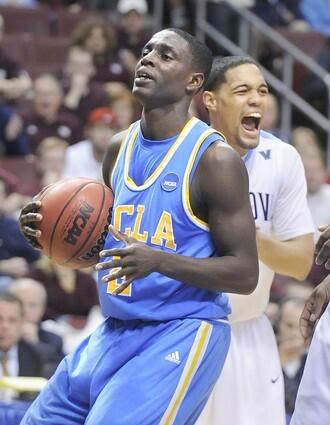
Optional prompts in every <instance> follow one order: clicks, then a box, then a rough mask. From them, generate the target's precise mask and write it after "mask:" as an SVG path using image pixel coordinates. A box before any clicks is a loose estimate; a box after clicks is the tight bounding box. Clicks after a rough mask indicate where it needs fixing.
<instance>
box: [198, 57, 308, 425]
mask: <svg viewBox="0 0 330 425" xmlns="http://www.w3.org/2000/svg"><path fill="white" fill-rule="evenodd" d="M267 95H268V86H267V84H266V82H265V80H264V77H263V75H262V72H261V70H260V67H259V65H258V64H257V63H256V62H255V61H254V60H253V59H251V58H248V57H240V56H232V57H225V58H222V59H216V60H215V61H214V64H213V68H212V71H211V75H210V77H209V79H208V82H207V85H206V87H205V91H204V95H203V96H204V97H203V99H204V104H205V106H206V107H207V109H208V112H209V116H210V121H211V125H212V126H213V127H214V128H215V129H217V130H218V131H221V132H222V133H223V134H224V136H225V137H226V138H227V141H228V143H229V144H230V145H231V146H232V147H233V148H234V149H235V150H236V151H237V152H238V153H239V154H240V155H241V156H242V157H243V159H244V161H245V164H246V168H247V170H248V173H249V178H250V200H251V206H252V210H253V214H254V218H255V222H256V226H257V229H258V231H257V245H258V256H259V262H260V264H259V266H260V269H259V270H260V271H259V282H258V286H257V288H256V290H255V291H254V292H253V293H252V294H251V295H249V296H239V295H234V294H232V295H230V303H231V307H232V314H231V316H230V319H231V321H232V341H231V346H230V349H229V354H228V357H227V359H226V363H225V366H224V369H223V373H222V376H221V378H220V379H219V380H218V382H217V384H216V386H215V389H214V391H213V394H212V395H211V398H210V399H209V403H208V405H207V406H206V409H205V410H204V412H203V413H202V415H201V417H200V419H199V421H198V422H197V424H198V425H264V424H267V425H284V424H285V409H284V384H283V376H282V369H281V364H280V359H279V355H278V349H277V344H276V340H275V335H274V332H273V329H272V326H271V324H270V322H269V320H268V319H267V317H266V316H265V315H264V311H265V308H266V306H267V304H268V302H269V294H270V288H271V284H272V280H273V276H274V273H275V272H277V273H280V274H283V275H287V276H291V277H293V278H296V279H300V280H302V279H304V278H305V277H306V275H307V274H308V272H309V269H310V267H311V264H312V259H313V231H314V228H313V223H312V219H311V216H310V212H309V210H308V207H307V202H306V182H305V174H304V168H303V165H302V161H301V159H300V156H299V154H298V153H297V151H296V150H295V149H294V148H293V147H292V146H291V145H288V144H286V143H284V142H282V141H280V140H279V139H277V138H276V137H275V136H272V135H271V134H269V133H266V132H262V131H260V122H261V119H262V116H263V113H264V110H265V106H266V101H267Z"/></svg>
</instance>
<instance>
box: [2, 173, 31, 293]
mask: <svg viewBox="0 0 330 425" xmlns="http://www.w3.org/2000/svg"><path fill="white" fill-rule="evenodd" d="M8 190H9V189H8V185H7V181H6V179H5V178H4V176H3V175H1V174H0V286H2V287H6V286H7V285H8V283H9V282H10V281H11V279H12V278H17V277H22V276H25V275H26V274H27V273H28V271H29V264H30V263H32V262H34V261H36V260H37V259H38V258H39V252H38V251H36V250H35V249H33V248H32V247H31V246H30V245H29V244H28V243H27V242H26V240H25V238H24V236H23V235H22V233H21V232H20V229H19V225H18V222H17V220H15V219H14V218H12V217H10V216H8V215H7V213H6V212H5V211H4V208H5V201H6V198H7V196H8Z"/></svg>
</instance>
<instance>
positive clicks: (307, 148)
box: [291, 127, 321, 158]
mask: <svg viewBox="0 0 330 425" xmlns="http://www.w3.org/2000/svg"><path fill="white" fill-rule="evenodd" d="M291 144H292V145H293V146H294V147H295V148H296V149H297V151H298V152H299V154H300V156H302V157H304V158H306V157H307V156H308V157H320V155H321V153H320V152H321V151H320V145H319V142H318V138H317V135H316V133H315V131H314V130H312V129H311V128H308V127H296V128H295V129H294V130H293V131H292V133H291Z"/></svg>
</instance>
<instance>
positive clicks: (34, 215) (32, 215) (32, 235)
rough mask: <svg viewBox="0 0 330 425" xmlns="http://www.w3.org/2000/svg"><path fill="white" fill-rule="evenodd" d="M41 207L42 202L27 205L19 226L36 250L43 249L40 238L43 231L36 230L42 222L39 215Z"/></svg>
mask: <svg viewBox="0 0 330 425" xmlns="http://www.w3.org/2000/svg"><path fill="white" fill-rule="evenodd" d="M40 207H41V202H40V201H31V202H29V203H28V204H26V205H25V206H24V207H23V208H22V210H21V213H20V216H19V226H20V229H21V232H22V233H23V235H24V237H25V238H26V240H27V241H28V242H29V244H30V245H32V246H33V247H34V248H36V249H41V245H40V243H39V242H38V240H37V239H38V238H40V236H41V231H40V230H37V229H35V228H34V225H35V224H36V223H38V222H40V221H41V220H42V215H41V214H39V213H38V210H39V208H40Z"/></svg>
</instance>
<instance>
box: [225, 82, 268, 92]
mask: <svg viewBox="0 0 330 425" xmlns="http://www.w3.org/2000/svg"><path fill="white" fill-rule="evenodd" d="M249 88H251V85H250V84H247V83H242V84H238V85H237V86H233V87H232V90H239V89H249ZM258 88H259V89H260V88H265V89H267V90H269V87H268V84H267V83H262V84H260V86H258Z"/></svg>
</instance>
